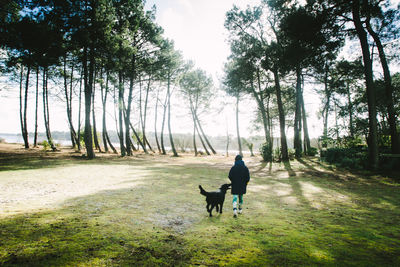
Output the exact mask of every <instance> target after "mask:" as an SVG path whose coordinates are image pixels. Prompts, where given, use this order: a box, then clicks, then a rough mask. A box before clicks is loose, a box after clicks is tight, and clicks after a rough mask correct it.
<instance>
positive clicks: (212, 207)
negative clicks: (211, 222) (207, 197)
mask: <svg viewBox="0 0 400 267" xmlns="http://www.w3.org/2000/svg"><path fill="white" fill-rule="evenodd" d="M214 207H215V205H214V204H211V209H210V217H212V210H213V209H214Z"/></svg>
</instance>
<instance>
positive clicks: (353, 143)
mask: <svg viewBox="0 0 400 267" xmlns="http://www.w3.org/2000/svg"><path fill="white" fill-rule="evenodd" d="M340 143H341V145H342V146H343V147H345V148H357V147H361V146H362V145H363V141H362V139H361V138H360V137H359V136H355V137H351V136H345V137H343V138H342V139H341V141H340Z"/></svg>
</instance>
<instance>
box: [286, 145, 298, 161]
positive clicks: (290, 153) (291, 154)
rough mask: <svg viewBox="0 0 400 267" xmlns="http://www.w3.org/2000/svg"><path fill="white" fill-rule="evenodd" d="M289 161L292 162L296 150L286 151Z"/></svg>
mask: <svg viewBox="0 0 400 267" xmlns="http://www.w3.org/2000/svg"><path fill="white" fill-rule="evenodd" d="M288 154H289V159H290V160H293V159H294V158H295V157H296V150H295V149H293V148H289V149H288Z"/></svg>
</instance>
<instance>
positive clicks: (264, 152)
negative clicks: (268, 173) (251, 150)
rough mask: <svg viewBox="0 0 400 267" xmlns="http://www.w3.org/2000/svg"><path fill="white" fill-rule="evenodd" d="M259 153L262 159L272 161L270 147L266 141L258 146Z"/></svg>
mask: <svg viewBox="0 0 400 267" xmlns="http://www.w3.org/2000/svg"><path fill="white" fill-rule="evenodd" d="M260 153H261V156H262V158H263V160H264V161H266V162H272V159H273V158H272V147H271V145H270V144H268V143H264V144H262V146H261V147H260Z"/></svg>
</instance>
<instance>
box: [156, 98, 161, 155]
mask: <svg viewBox="0 0 400 267" xmlns="http://www.w3.org/2000/svg"><path fill="white" fill-rule="evenodd" d="M159 92H160V91H159V90H158V91H157V97H156V107H155V112H154V137H155V139H156V144H157V149H158V153H160V154H161V147H160V143H159V142H158V135H157V115H158V114H157V113H158V101H159V99H158V94H159Z"/></svg>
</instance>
